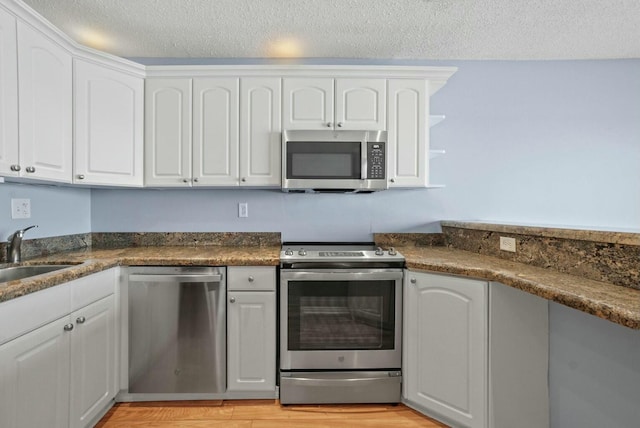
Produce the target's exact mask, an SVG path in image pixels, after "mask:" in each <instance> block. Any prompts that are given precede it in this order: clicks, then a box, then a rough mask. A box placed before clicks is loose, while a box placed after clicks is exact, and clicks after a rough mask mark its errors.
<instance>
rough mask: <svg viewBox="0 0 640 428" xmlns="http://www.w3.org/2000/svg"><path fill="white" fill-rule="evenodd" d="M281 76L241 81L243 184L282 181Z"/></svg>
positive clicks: (268, 183) (241, 171) (251, 78)
mask: <svg viewBox="0 0 640 428" xmlns="http://www.w3.org/2000/svg"><path fill="white" fill-rule="evenodd" d="M280 82H281V79H280V78H276V77H247V78H242V79H241V81H240V123H241V126H240V177H241V178H240V185H241V186H269V187H270V186H273V187H279V186H280V183H281V171H280V165H281V131H282V128H281V121H280V112H281V108H282V103H281V98H280V91H281V88H280Z"/></svg>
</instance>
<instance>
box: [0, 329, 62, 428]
mask: <svg viewBox="0 0 640 428" xmlns="http://www.w3.org/2000/svg"><path fill="white" fill-rule="evenodd" d="M68 322H69V319H68V317H65V318H62V319H59V320H57V321H53V322H52V323H50V324H47V325H45V326H43V327H41V328H39V329H37V330H34V331H32V332H31V333H28V334H25V335H24V336H20V337H19V338H17V339H14V340H12V341H11V342H8V343H5V344H4V345H2V346H0V380H1V381H0V426H1V427H3V428H41V427H59V428H67V427H68V426H69V340H70V335H71V334H72V333H73V332H67V331H64V326H65V324H67V323H68Z"/></svg>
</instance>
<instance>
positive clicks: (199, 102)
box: [193, 78, 240, 186]
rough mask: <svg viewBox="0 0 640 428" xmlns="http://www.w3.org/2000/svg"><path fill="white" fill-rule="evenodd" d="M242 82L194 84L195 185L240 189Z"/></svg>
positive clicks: (216, 80)
mask: <svg viewBox="0 0 640 428" xmlns="http://www.w3.org/2000/svg"><path fill="white" fill-rule="evenodd" d="M239 85H240V84H239V79H238V78H210V79H194V81H193V184H194V186H237V185H238V184H239V172H238V146H239V140H238V133H239V128H240V122H239V117H238V116H239V105H238V101H239V100H238V98H239V90H240V89H239Z"/></svg>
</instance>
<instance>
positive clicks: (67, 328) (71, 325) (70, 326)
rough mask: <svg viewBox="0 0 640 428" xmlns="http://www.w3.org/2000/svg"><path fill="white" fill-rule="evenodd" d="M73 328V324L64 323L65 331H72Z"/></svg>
mask: <svg viewBox="0 0 640 428" xmlns="http://www.w3.org/2000/svg"><path fill="white" fill-rule="evenodd" d="M71 330H73V324H65V325H64V331H71Z"/></svg>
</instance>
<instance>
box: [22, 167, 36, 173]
mask: <svg viewBox="0 0 640 428" xmlns="http://www.w3.org/2000/svg"><path fill="white" fill-rule="evenodd" d="M25 171H27V172H29V173H33V172H36V168H35V167H33V166H28V167H26V168H25Z"/></svg>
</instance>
